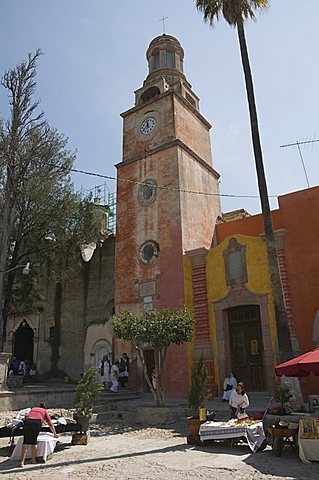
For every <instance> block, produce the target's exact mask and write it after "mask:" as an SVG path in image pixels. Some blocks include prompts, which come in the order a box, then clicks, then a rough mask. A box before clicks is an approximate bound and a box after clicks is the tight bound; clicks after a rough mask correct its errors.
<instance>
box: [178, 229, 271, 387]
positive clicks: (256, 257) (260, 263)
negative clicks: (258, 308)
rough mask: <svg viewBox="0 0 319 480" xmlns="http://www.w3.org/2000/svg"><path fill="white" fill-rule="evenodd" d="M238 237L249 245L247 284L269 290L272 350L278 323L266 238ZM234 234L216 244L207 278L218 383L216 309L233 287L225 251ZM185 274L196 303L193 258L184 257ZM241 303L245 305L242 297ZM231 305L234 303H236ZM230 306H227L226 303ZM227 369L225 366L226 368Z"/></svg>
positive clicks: (189, 300)
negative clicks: (230, 285) (193, 290)
mask: <svg viewBox="0 0 319 480" xmlns="http://www.w3.org/2000/svg"><path fill="white" fill-rule="evenodd" d="M232 237H235V238H236V239H237V241H238V242H239V243H240V244H242V245H246V262H247V273H248V282H247V284H246V288H247V289H248V290H249V291H250V292H251V293H252V294H256V295H257V294H266V295H267V296H268V301H267V310H268V318H269V326H270V335H271V347H272V352H273V353H274V354H275V352H276V351H277V333H276V324H275V315H274V308H273V303H272V295H271V286H270V278H269V273H268V261H267V253H266V247H265V242H264V240H263V239H262V238H260V237H259V238H258V237H248V236H243V235H233V236H232ZM229 239H230V237H228V238H225V239H224V240H223V241H222V242H221V243H220V244H219V245H218V246H216V247H214V248H212V249H211V250H210V251H209V252H208V254H207V257H206V278H207V302H208V305H209V322H210V337H211V342H212V347H213V353H214V377H215V383H216V384H217V385H219V384H220V383H221V380H222V379H221V378H220V369H221V367H222V366H221V365H219V363H218V359H217V357H216V352H217V350H218V348H220V346H219V347H218V343H217V342H218V338H217V325H216V312H215V310H214V304H215V303H216V302H220V301H223V300H224V299H226V298H227V296H228V295H229V292H230V287H229V286H227V285H226V277H225V264H224V256H223V252H224V250H225V249H226V248H227V246H228V241H229ZM184 274H185V298H186V299H187V305H188V306H192V303H193V302H192V289H193V285H192V273H191V266H190V259H188V258H185V259H184ZM238 305H241V302H240V299H238ZM231 306H234V305H233V304H232V305H231ZM225 308H227V306H225ZM222 370H224V366H223V368H222Z"/></svg>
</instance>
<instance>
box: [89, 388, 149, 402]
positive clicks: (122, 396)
mask: <svg viewBox="0 0 319 480" xmlns="http://www.w3.org/2000/svg"><path fill="white" fill-rule="evenodd" d="M139 398H143V395H142V394H141V393H140V392H136V391H125V392H123V391H121V390H119V391H118V393H111V392H102V393H101V394H100V395H99V396H98V398H97V399H96V401H95V405H100V404H105V403H113V402H119V401H123V400H127V401H130V400H137V399H139Z"/></svg>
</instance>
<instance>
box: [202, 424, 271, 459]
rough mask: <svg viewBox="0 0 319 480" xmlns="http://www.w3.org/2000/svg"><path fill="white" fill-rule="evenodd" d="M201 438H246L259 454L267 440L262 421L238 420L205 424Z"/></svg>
mask: <svg viewBox="0 0 319 480" xmlns="http://www.w3.org/2000/svg"><path fill="white" fill-rule="evenodd" d="M199 436H200V439H201V440H202V441H205V440H226V439H230V438H240V437H245V438H246V439H247V443H248V445H249V448H250V449H251V451H252V452H254V453H255V452H257V451H258V450H259V449H260V448H261V446H262V445H263V443H264V441H265V440H266V436H265V432H264V428H263V424H262V422H261V421H256V420H249V419H247V420H245V421H240V422H239V421H238V420H236V419H232V420H229V421H228V422H205V423H203V424H202V425H201V426H200V429H199Z"/></svg>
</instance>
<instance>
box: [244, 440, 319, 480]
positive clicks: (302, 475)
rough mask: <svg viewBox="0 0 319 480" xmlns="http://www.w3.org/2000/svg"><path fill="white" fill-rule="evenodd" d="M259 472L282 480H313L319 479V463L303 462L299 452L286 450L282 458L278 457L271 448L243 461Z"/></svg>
mask: <svg viewBox="0 0 319 480" xmlns="http://www.w3.org/2000/svg"><path fill="white" fill-rule="evenodd" d="M243 461H244V462H245V463H246V464H247V465H250V466H251V467H253V468H254V469H255V470H257V471H258V472H260V473H262V474H264V475H274V476H276V477H282V478H294V479H296V480H310V479H311V480H312V479H315V478H319V463H318V462H314V463H312V464H311V465H310V464H307V465H305V464H304V463H302V462H301V460H300V459H299V456H298V450H292V449H290V448H288V447H287V448H286V449H284V450H283V453H282V455H281V456H280V457H276V456H275V455H274V453H273V451H272V449H271V448H270V447H267V449H266V450H264V451H263V452H258V453H255V454H254V455H250V456H249V457H248V458H246V459H244V460H243Z"/></svg>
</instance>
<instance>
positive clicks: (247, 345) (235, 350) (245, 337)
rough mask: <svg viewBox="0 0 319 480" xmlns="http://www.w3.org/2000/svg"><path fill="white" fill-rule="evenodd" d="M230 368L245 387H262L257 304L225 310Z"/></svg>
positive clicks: (261, 341) (262, 367) (260, 388)
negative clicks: (226, 314)
mask: <svg viewBox="0 0 319 480" xmlns="http://www.w3.org/2000/svg"><path fill="white" fill-rule="evenodd" d="M228 328H229V340H230V354H231V368H232V372H233V375H234V376H235V377H236V379H237V381H241V380H242V381H244V382H245V388H246V390H248V391H256V390H264V388H265V378H264V365H263V363H264V348H263V339H262V331H261V321H260V310H259V306H258V305H245V306H240V307H234V308H230V309H229V310H228Z"/></svg>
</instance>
